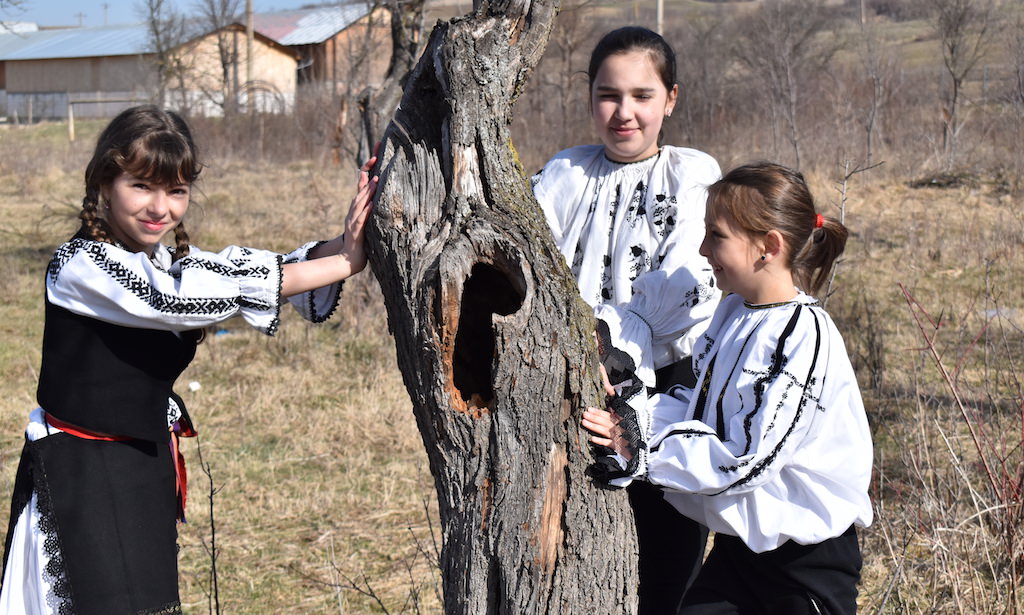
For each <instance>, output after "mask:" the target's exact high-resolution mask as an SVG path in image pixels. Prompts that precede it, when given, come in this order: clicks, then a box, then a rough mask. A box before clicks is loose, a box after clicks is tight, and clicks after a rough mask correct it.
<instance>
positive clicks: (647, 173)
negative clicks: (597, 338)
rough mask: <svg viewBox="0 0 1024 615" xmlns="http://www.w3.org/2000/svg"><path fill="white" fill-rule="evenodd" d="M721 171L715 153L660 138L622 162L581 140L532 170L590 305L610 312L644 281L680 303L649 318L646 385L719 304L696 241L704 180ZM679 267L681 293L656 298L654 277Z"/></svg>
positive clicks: (622, 306) (649, 290) (685, 351)
mask: <svg viewBox="0 0 1024 615" xmlns="http://www.w3.org/2000/svg"><path fill="white" fill-rule="evenodd" d="M720 174H721V171H720V169H719V167H718V163H716V162H715V160H714V159H713V158H712V157H711V156H708V155H707V154H705V153H703V152H699V151H697V150H694V149H688V148H681V147H672V146H665V147H662V148H661V151H660V152H659V154H658V155H657V156H654V157H651V158H648V159H647V160H642V161H640V162H634V163H628V164H623V163H618V162H613V161H611V160H609V159H608V158H606V157H605V155H604V147H603V146H601V145H582V146H578V147H573V148H570V149H567V150H564V151H562V152H559V153H558V154H557V155H556V156H555V157H554V158H552V159H551V160H550V161H548V163H547V164H546V165H545V166H544V168H543V169H542V170H541V172H540V173H538V174H537V175H535V176H534V177H533V180H532V181H533V190H534V195H535V196H536V198H537V201H538V202H539V203H540V205H541V207H542V209H543V210H544V215H545V217H546V218H547V222H548V225H549V226H550V227H551V232H552V234H553V235H554V239H555V243H556V245H557V246H558V248H559V250H560V251H561V252H562V255H563V256H564V257H565V260H566V263H567V264H568V265H569V267H570V269H571V270H572V273H573V275H574V276H575V277H576V281H577V283H578V284H579V288H580V293H581V294H582V296H583V299H584V300H585V301H586V302H587V303H588V304H590V305H591V306H594V307H597V306H601V305H607V306H610V307H609V308H608V309H607V310H606V312H608V313H611V315H610V316H609V317H610V318H613V319H614V318H615V316H614V312H615V311H616V310H627V309H629V303H630V301H632V300H633V299H634V296H635V293H636V292H637V289H642V291H641V292H643V293H644V294H645V295H647V296H648V297H649V298H652V299H653V300H659V301H660V300H666V301H672V302H673V303H674V305H676V306H678V308H679V309H678V310H676V311H675V312H674V313H672V314H671V317H670V318H666V319H665V320H664V321H663V322H660V323H649V324H652V325H655V326H656V327H657V329H654V330H652V331H651V333H652V334H653V335H654V337H655V338H656V340H655V342H654V345H653V353H654V355H653V356H645V357H644V360H645V363H646V367H645V368H644V369H642V370H640V371H639V372H638V374H640V375H641V377H643V378H644V380H645V383H646V384H648V385H653V368H655V367H661V366H663V365H668V364H670V363H673V362H675V361H677V360H679V359H680V358H682V357H685V356H688V355H689V354H690V352H691V349H692V346H693V343H694V341H695V340H696V339H697V338H698V337H699V335H700V333H701V332H702V331H703V329H704V328H705V327H706V325H707V320H708V319H710V318H711V315H712V313H713V312H714V309H715V305H716V304H717V302H718V296H719V292H718V290H717V289H716V288H715V284H714V277H713V275H712V273H711V268H710V267H709V266H708V264H707V261H706V260H705V259H704V257H702V256H700V255H699V254H698V249H699V247H700V244H701V242H702V241H703V239H704V212H705V201H706V199H707V187H708V186H709V185H710V184H712V183H714V182H715V181H716V180H718V178H719V176H720ZM652 274H656V275H655V277H659V276H660V278H659V279H653V278H651V276H652ZM676 275H678V276H679V277H685V278H686V283H685V284H682V285H677V287H680V286H685V287H686V288H685V290H683V291H682V292H683V294H682V295H678V296H671V297H665V296H661V295H660V293H659V290H658V289H659V284H660V281H661V280H663V279H664V277H671V276H676ZM612 329H613V335H614V331H615V330H616V327H615V326H613V327H612ZM614 341H615V340H613V342H614ZM616 346H618V343H616ZM648 376H649V377H650V382H647V378H648Z"/></svg>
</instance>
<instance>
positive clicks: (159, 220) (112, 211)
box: [103, 173, 189, 254]
mask: <svg viewBox="0 0 1024 615" xmlns="http://www.w3.org/2000/svg"><path fill="white" fill-rule="evenodd" d="M103 201H104V204H105V206H106V207H105V208H106V219H107V223H108V224H109V225H110V229H111V231H112V232H113V234H114V237H115V238H116V239H117V240H118V241H120V242H121V243H123V244H124V245H125V246H126V247H127V248H128V249H129V250H132V251H134V252H145V253H147V254H152V253H153V249H154V248H155V247H156V246H157V244H159V243H160V241H161V240H162V239H163V238H164V236H165V235H167V233H168V232H170V231H172V230H174V228H175V227H176V226H178V223H179V222H181V219H182V217H184V215H185V212H187V211H188V204H189V185H188V184H185V183H181V184H176V185H173V186H164V185H162V184H159V183H156V182H153V181H148V180H145V179H140V178H138V177H135V176H134V175H131V174H129V173H121V174H120V175H118V176H117V177H116V178H114V181H113V182H111V184H110V185H109V186H105V187H104V188H103Z"/></svg>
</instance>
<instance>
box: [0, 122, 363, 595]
mask: <svg viewBox="0 0 1024 615" xmlns="http://www.w3.org/2000/svg"><path fill="white" fill-rule="evenodd" d="M372 163H373V160H372V159H371V161H370V162H369V163H367V166H364V167H363V169H362V172H361V173H360V177H359V190H358V193H357V194H356V197H355V198H354V199H353V201H352V206H351V208H350V209H349V214H348V217H347V218H346V220H345V222H344V225H345V232H344V234H343V235H340V236H338V237H336V238H334V239H331V240H330V241H314V242H310V243H308V244H306V245H304V246H302V247H300V248H298V249H297V250H295V251H294V252H292V253H290V254H287V255H282V254H276V253H274V252H269V251H265V250H257V249H252V248H240V247H235V246H232V247H229V248H226V249H225V250H223V251H221V252H220V253H213V252H206V251H203V250H200V249H198V248H195V247H193V246H190V245H189V238H188V234H187V233H186V232H185V226H184V218H185V217H186V214H187V213H188V209H189V206H190V200H191V199H190V197H191V193H192V187H193V184H194V182H195V181H196V180H197V179H198V177H199V174H200V171H201V169H202V165H201V164H200V162H199V159H198V156H197V152H196V146H195V143H194V142H193V139H192V134H191V131H190V130H189V127H188V125H187V124H186V123H185V121H184V120H183V119H182V118H181V117H179V116H178V115H177V114H175V113H173V112H170V111H164V110H162V109H159V108H157V107H153V106H141V107H133V108H131V109H128V110H126V111H124V112H122V113H121V114H120V115H118V116H117V117H116V118H114V119H113V120H112V121H111V123H110V124H109V125H108V126H107V127H106V129H104V131H103V133H102V134H101V135H100V137H99V140H98V142H97V144H96V149H95V152H94V154H93V157H92V160H91V161H90V162H89V164H88V166H87V167H86V171H85V198H84V199H83V202H82V212H81V214H80V219H81V226H80V227H79V229H78V232H77V233H76V234H75V235H74V237H72V238H71V239H70V240H69V241H67V242H66V243H64V244H63V245H61V246H60V247H59V248H57V251H56V253H55V254H54V256H53V258H52V260H51V261H50V264H49V267H48V268H47V271H46V278H45V286H46V294H45V326H44V330H43V349H42V366H41V368H40V372H39V385H38V389H37V392H36V399H37V401H38V402H39V406H40V407H39V408H36V409H35V410H33V411H32V412H31V413H30V415H29V425H28V428H27V430H26V433H25V435H26V440H25V446H24V448H23V451H22V456H21V462H20V464H19V466H18V472H17V476H16V478H15V485H14V495H13V497H12V502H11V517H10V526H9V530H8V532H7V538H6V541H5V545H4V547H5V549H4V551H5V552H4V574H3V585H2V587H0V613H32V614H37V615H43V614H51V613H75V614H77V615H110V614H115V613H116V614H121V613H123V614H125V615H127V614H129V613H131V614H157V613H159V614H162V615H171V614H174V613H181V604H180V600H179V597H178V564H177V545H176V539H177V530H176V525H175V522H176V520H177V521H184V510H185V485H186V481H185V466H184V460H183V459H182V457H181V455H180V454H179V452H178V450H179V449H178V446H177V444H178V437H179V436H192V435H195V432H194V430H193V428H192V423H191V420H190V418H189V415H188V412H187V410H186V408H185V403H184V401H183V400H182V398H181V397H179V396H178V395H177V394H176V393H175V392H174V390H173V385H174V381H175V379H176V378H177V377H178V375H179V374H181V372H182V371H184V370H185V368H186V367H187V366H188V364H189V362H190V361H191V360H192V358H193V356H194V355H195V352H196V345H197V344H198V342H199V340H200V339H201V338H202V331H203V329H204V328H205V327H208V326H211V325H213V324H216V323H219V322H222V321H225V320H228V319H229V318H233V317H235V316H241V317H242V318H243V319H244V320H245V321H246V322H248V323H249V324H250V325H251V326H253V327H254V328H256V329H257V330H259V331H261V332H263V333H265V334H267V335H273V334H274V333H275V331H276V330H277V327H278V323H279V316H280V310H281V307H282V305H283V304H284V303H285V300H286V299H287V301H289V302H291V303H292V305H293V306H294V307H295V308H296V309H298V310H299V312H300V313H301V314H302V315H303V316H304V317H306V318H307V319H309V320H312V321H313V322H322V321H324V320H326V319H327V318H328V317H329V316H330V315H331V314H332V313H333V311H334V309H335V307H336V306H337V304H338V301H339V299H340V293H341V283H342V280H344V279H345V278H347V277H349V276H350V275H354V274H356V273H358V272H359V271H361V270H362V269H363V268H364V267H365V266H366V253H365V250H364V247H363V243H364V241H363V238H364V235H363V229H364V225H365V223H366V220H367V217H368V216H369V214H370V211H371V209H372V199H373V195H374V192H375V189H376V179H373V180H370V179H369V178H368V177H367V172H366V171H367V170H368V169H369V168H370V166H369V165H371V164H372ZM172 231H173V236H174V241H173V243H174V245H173V246H169V245H165V244H164V243H163V242H164V240H165V238H169V237H170V235H171V234H172Z"/></svg>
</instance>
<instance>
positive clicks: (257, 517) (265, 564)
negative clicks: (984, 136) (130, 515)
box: [0, 126, 1024, 614]
mask: <svg viewBox="0 0 1024 615" xmlns="http://www.w3.org/2000/svg"><path fill="white" fill-rule="evenodd" d="M0 137H2V140H0V179H2V181H0V186H3V188H2V189H0V212H3V214H4V215H3V218H2V219H3V220H4V223H3V224H2V225H0V232H2V233H3V238H4V242H3V249H2V250H0V266H2V267H3V275H0V280H2V281H0V284H2V290H3V291H4V295H5V298H6V301H5V303H4V307H3V308H2V310H3V313H2V318H0V322H2V326H3V327H4V336H3V342H2V343H0V357H2V359H3V360H2V362H0V365H2V369H3V379H2V384H0V386H2V387H3V390H2V392H3V396H2V402H0V404H2V405H0V490H2V491H3V492H9V489H10V486H11V480H12V478H13V473H14V469H15V466H16V463H17V456H18V453H19V450H20V446H21V435H20V434H21V429H22V428H23V425H24V421H25V415H26V412H27V410H28V409H29V408H31V407H32V405H33V394H34V387H35V377H36V369H37V366H38V363H39V342H40V335H41V324H42V323H41V319H40V316H41V306H40V301H39V293H40V292H41V288H42V284H41V281H42V272H43V268H44V266H45V263H46V261H47V259H48V257H49V253H50V251H51V250H52V249H53V247H55V246H56V245H57V244H58V243H59V242H60V241H62V240H63V239H65V238H66V237H67V236H68V234H69V233H70V232H71V230H72V229H73V227H74V222H73V219H72V218H71V215H72V213H73V212H74V210H75V208H76V207H77V204H76V202H77V199H78V197H77V194H76V193H77V192H78V190H79V188H78V186H79V183H80V180H79V174H80V170H79V169H80V167H81V166H82V165H84V163H85V160H86V158H87V156H88V153H89V152H88V151H87V150H88V148H87V146H85V145H82V144H75V145H73V146H68V145H67V144H61V143H60V139H62V138H63V136H62V134H61V133H60V132H59V131H54V130H53V129H52V127H47V126H42V127H35V128H28V129H25V128H20V129H12V130H10V131H8V132H5V133H2V134H0ZM87 139H88V137H82V140H83V142H87ZM14 148H16V149H17V152H18V156H17V158H15V157H14V155H13V154H12V153H11V150H12V149H14ZM36 148H38V149H39V151H42V152H45V155H44V156H38V157H37V156H32V155H30V152H31V151H33V150H34V149H36ZM55 152H56V153H55ZM22 157H27V158H29V159H35V160H45V164H44V165H43V166H41V167H40V168H37V169H35V170H34V172H32V173H28V172H27V171H26V170H25V169H24V168H23V167H20V166H18V165H20V164H21V163H19V162H15V161H16V160H20V159H23V158H22ZM210 162H211V164H210V167H209V168H208V170H207V174H206V176H205V178H204V182H203V185H204V187H205V190H204V192H205V194H204V195H203V196H202V198H201V201H202V203H203V204H202V206H201V209H202V211H201V212H199V211H198V210H197V211H194V212H193V213H197V214H201V216H198V217H197V218H199V219H196V220H193V221H192V223H191V224H192V227H191V228H192V229H193V231H192V232H193V235H194V238H195V239H196V241H197V243H198V244H200V245H203V246H204V247H207V248H216V249H219V248H221V247H223V246H224V245H226V244H227V243H241V244H247V245H254V246H260V247H269V248H276V249H282V250H284V249H288V248H290V247H292V246H293V245H297V244H298V243H299V242H301V241H304V240H306V239H309V238H313V237H328V236H331V235H332V234H333V233H335V232H337V231H338V229H339V228H340V221H341V220H342V217H343V215H344V212H345V208H346V206H347V205H346V204H347V201H348V196H349V195H350V194H351V190H352V188H351V184H352V182H351V179H352V176H353V171H352V170H350V169H345V170H339V169H323V168H316V167H315V166H314V165H312V164H310V163H306V162H301V161H299V162H293V163H289V164H284V165H271V164H269V163H263V162H254V161H240V160H237V159H233V160H212V161H210ZM836 174H837V175H838V174H839V172H838V170H837V173H836ZM812 183H813V184H814V188H815V191H816V193H817V194H818V196H819V200H820V201H821V202H822V207H823V208H824V209H826V210H827V209H828V207H827V206H826V205H825V204H826V203H828V202H829V201H833V202H838V200H839V197H840V195H839V193H838V192H837V191H836V184H835V183H834V182H833V180H832V179H831V178H830V177H827V176H815V177H813V178H812ZM334 195H338V196H334ZM832 213H838V212H837V211H832ZM845 213H846V216H847V222H848V225H849V226H850V228H851V229H852V231H853V236H852V238H851V241H850V244H849V247H848V250H847V254H846V257H845V260H844V261H843V262H842V263H841V265H840V267H839V271H838V276H837V279H836V293H835V294H834V296H832V297H831V299H830V303H829V307H830V310H831V311H832V312H833V313H834V314H835V316H836V318H837V320H838V322H839V323H840V328H841V329H842V330H843V331H844V333H845V335H846V337H847V343H848V346H849V348H850V352H851V354H852V355H853V356H854V359H855V362H856V365H857V368H858V372H859V374H860V376H861V381H862V384H863V387H864V390H865V395H866V398H867V402H868V407H869V412H870V414H871V421H872V425H873V427H874V432H875V438H876V449H877V452H876V472H877V479H876V483H875V485H874V486H873V490H874V500H875V505H876V509H877V519H876V522H875V524H874V525H873V526H872V527H871V528H870V529H868V530H866V531H865V532H863V534H862V539H863V544H864V551H865V560H866V565H865V570H864V581H863V584H862V610H863V612H866V613H873V612H876V611H877V612H884V613H1003V612H1006V611H1005V606H1006V600H1007V597H1008V587H1009V585H1008V583H1009V582H1010V579H1009V577H1008V570H1007V567H1006V565H1007V562H1008V557H1007V556H1006V554H1005V541H1003V540H1002V538H1001V534H1000V527H1001V526H1000V525H999V519H998V518H997V515H995V514H993V513H992V512H991V511H990V512H987V513H980V514H979V511H986V510H990V509H992V508H993V507H997V506H999V505H1000V504H1001V502H1000V501H999V498H998V496H997V495H996V494H995V492H994V491H993V489H992V488H991V487H990V486H989V485H988V481H987V480H986V478H985V475H984V473H983V472H982V469H981V466H980V464H979V462H980V460H981V457H982V454H985V455H988V456H989V457H990V458H996V456H997V454H998V455H1002V457H1003V458H1004V459H1005V461H1006V466H1007V468H1008V471H1009V472H1010V473H1011V474H1012V471H1013V469H1014V468H1016V467H1019V465H1020V457H1021V451H1020V445H1021V441H1022V439H1024V438H1022V436H1021V420H1020V403H1021V397H1020V388H1019V379H1018V374H1019V371H1018V368H1017V365H1019V362H1020V361H1021V360H1022V359H1024V347H1022V344H1024V333H1022V326H1024V286H1022V285H1021V284H1020V280H1021V279H1022V275H1021V274H1022V266H1021V262H1022V251H1024V218H1022V216H1021V213H1020V208H1019V205H1018V202H1017V198H1016V196H1014V195H1010V194H1005V193H1004V192H1003V191H1002V189H1001V188H1000V186H999V185H998V184H995V183H992V184H986V183H983V182H979V183H977V184H975V185H973V186H967V187H962V188H956V189H935V188H927V189H912V188H909V187H908V186H907V185H906V183H905V182H895V181H892V180H888V179H879V178H876V177H872V176H871V173H868V174H864V175H858V176H856V177H855V178H854V179H853V181H852V183H851V185H850V191H849V200H848V201H847V203H846V212H845ZM898 284H903V285H905V286H906V287H907V288H908V289H910V291H911V292H912V293H913V296H914V297H915V298H916V299H917V300H918V301H919V302H920V303H921V304H922V305H923V306H924V307H925V308H927V309H928V310H929V311H930V312H931V313H932V315H934V316H936V317H937V318H938V319H940V320H941V322H942V328H941V333H940V335H939V338H938V341H937V346H938V347H939V351H940V352H941V353H942V356H943V357H944V360H945V362H946V363H947V366H949V367H950V369H951V370H952V369H953V368H957V367H958V370H957V381H956V382H957V386H958V387H959V389H960V390H961V391H962V393H963V395H964V397H965V398H966V399H967V403H968V404H969V415H968V416H969V417H971V418H972V420H974V421H975V422H976V425H977V426H979V427H980V428H981V429H982V431H983V433H984V434H985V437H986V438H989V440H986V441H985V442H986V447H988V448H987V449H984V450H981V451H979V450H977V449H975V448H974V447H973V445H972V442H971V440H970V438H969V434H968V432H967V431H966V430H965V429H964V426H965V421H964V419H963V417H962V416H961V414H960V413H959V412H958V410H957V408H956V406H955V405H954V404H953V401H952V398H951V396H950V394H949V390H948V388H947V387H946V386H945V385H944V383H943V382H942V380H941V378H940V377H939V373H938V371H937V370H936V369H935V368H934V366H933V364H931V363H930V362H929V360H928V358H927V355H926V354H925V353H924V352H923V351H922V350H921V349H922V348H923V347H924V346H925V344H924V342H923V340H922V337H921V333H920V331H918V330H917V329H916V327H915V325H914V321H913V319H912V318H911V316H910V311H909V308H908V306H907V302H906V300H905V299H904V297H903V295H902V293H901V292H900V289H899V286H898ZM993 310H996V311H998V314H999V316H993V314H995V313H996V312H994V311H993ZM986 326H987V328H986ZM983 329H984V333H985V335H982V336H980V337H979V334H980V333H982V331H983ZM193 381H194V382H198V383H199V384H200V388H199V389H198V390H197V391H194V392H188V391H187V383H189V382H193ZM1015 387H1016V388H1015ZM179 389H180V390H181V392H183V394H184V395H185V396H186V401H187V402H188V403H189V406H190V408H191V411H192V413H193V415H194V416H195V418H196V421H197V422H198V425H199V427H200V430H201V436H200V442H201V444H202V454H203V460H204V461H205V463H206V464H208V466H209V468H210V473H211V476H212V487H213V489H215V490H216V495H215V496H214V498H213V502H214V507H215V517H216V546H217V549H218V558H217V569H218V573H219V585H218V587H219V595H218V598H219V602H220V606H221V610H222V612H225V613H253V614H256V613H261V614H262V613H333V612H340V613H375V612H384V609H383V608H381V606H380V605H378V604H376V602H375V600H373V599H372V598H369V597H367V596H365V595H364V594H362V593H360V592H359V591H355V590H353V589H351V588H348V589H341V588H342V587H345V586H348V585H350V584H351V582H355V584H356V585H358V586H359V587H360V588H361V589H363V590H367V589H372V591H373V592H376V593H377V595H378V596H379V597H380V598H381V600H382V601H383V604H384V606H385V607H386V609H387V610H388V611H389V612H392V613H398V612H407V613H412V612H423V613H432V612H439V610H440V607H439V606H438V605H439V598H438V596H437V591H438V574H437V571H436V569H435V568H434V566H433V563H432V562H433V561H435V558H434V555H433V551H434V548H435V547H434V538H433V534H432V527H431V525H432V519H434V518H435V515H436V509H435V505H434V494H433V486H432V479H431V477H430V475H429V473H428V471H427V467H426V460H425V455H424V453H423V450H422V445H421V443H420V440H419V435H418V433H417V431H416V427H415V424H414V420H413V417H412V413H411V412H410V407H409V400H408V397H407V395H406V393H405V390H404V385H403V384H402V381H401V377H400V375H399V373H398V372H397V369H396V367H395V360H394V347H393V345H392V342H391V340H390V336H389V334H388V331H387V323H386V319H385V317H384V310H383V306H382V302H381V297H380V295H379V291H378V290H377V287H376V283H375V281H374V280H373V279H372V277H370V276H360V277H359V278H356V279H354V280H352V281H350V282H349V283H348V284H347V286H346V289H345V296H344V304H343V309H342V311H341V312H340V313H339V314H338V315H336V316H335V318H333V319H332V320H331V321H329V323H327V324H325V325H321V326H313V325H309V324H307V323H305V322H304V321H302V320H301V319H299V318H298V317H297V316H296V315H295V314H292V313H291V312H289V311H286V312H285V313H284V323H283V325H282V328H281V331H280V333H279V334H278V335H277V336H276V338H266V337H263V336H261V335H259V334H257V333H255V332H253V331H251V330H249V329H248V328H247V327H246V326H245V325H244V324H243V323H241V322H240V321H232V322H229V323H226V324H225V325H224V326H223V327H222V328H221V329H219V330H218V331H217V334H214V335H211V336H210V337H209V338H208V339H207V341H206V342H204V344H203V345H202V346H201V347H200V350H199V354H198V357H197V359H196V361H195V362H194V363H193V365H192V366H191V367H190V368H189V370H188V371H187V372H186V373H185V375H184V376H183V377H182V379H181V384H180V386H179ZM1014 447H1016V448H1014ZM185 452H186V454H187V456H188V458H189V464H190V469H191V479H192V482H191V484H192V489H191V498H190V503H189V515H190V523H188V524H187V525H185V526H184V527H183V528H182V529H181V539H180V542H181V546H182V551H181V582H182V597H183V600H184V601H185V604H186V608H187V612H189V613H206V612H210V606H209V605H210V600H211V597H210V596H209V588H210V580H209V574H210V570H211V559H210V557H209V554H208V547H209V544H210V540H211V526H210V523H209V517H208V514H207V510H208V506H209V499H208V495H209V491H210V488H211V486H210V481H209V479H208V478H207V476H205V475H204V474H203V472H202V471H201V465H200V463H199V456H198V454H197V453H198V451H197V450H196V442H194V441H188V442H186V446H185ZM1015 463H1016V465H1014V464H1015ZM1002 503H1004V504H1005V503H1007V502H1002ZM1010 503H1012V502H1010ZM2 514H3V517H2V518H0V523H3V522H4V521H5V520H6V514H7V511H6V510H4V512H3V513H2ZM433 525H434V528H433V529H436V524H433ZM1018 532H1019V530H1018ZM435 533H436V532H435ZM366 583H368V584H369V587H367V586H366ZM413 600H418V603H413V602H412V601H413ZM878 609H881V610H880V611H878Z"/></svg>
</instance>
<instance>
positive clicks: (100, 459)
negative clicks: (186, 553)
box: [4, 432, 181, 615]
mask: <svg viewBox="0 0 1024 615" xmlns="http://www.w3.org/2000/svg"><path fill="white" fill-rule="evenodd" d="M33 491H35V493H36V494H37V503H38V508H39V513H40V524H39V525H40V530H41V531H42V532H43V533H44V534H45V535H46V539H45V540H46V542H45V549H46V552H47V555H48V556H50V565H49V568H48V571H47V572H48V573H49V574H50V575H51V576H52V577H53V578H55V580H56V582H55V583H54V593H55V594H56V596H55V597H56V598H57V599H58V603H59V604H60V607H59V608H58V609H57V610H56V612H58V613H65V612H67V613H74V614H76V615H119V614H122V613H123V614H130V615H152V614H161V615H163V614H175V613H181V604H180V600H179V597H178V558H177V528H176V520H175V517H176V513H177V496H176V493H175V480H174V464H173V463H172V458H171V452H170V449H169V447H168V444H167V443H155V442H147V441H143V440H128V441H120V442H110V441H102V440H88V439H84V438H78V437H75V436H72V435H69V434H65V433H62V432H61V433H55V434H53V435H50V436H47V437H45V438H41V439H39V440H36V441H34V442H26V444H25V448H24V449H23V451H22V456H21V463H20V465H19V466H18V474H17V477H16V479H15V486H14V495H13V498H12V502H11V521H10V528H9V530H8V534H7V536H8V537H7V541H6V544H5V549H4V563H5V566H6V562H7V561H8V555H9V554H8V551H9V550H10V536H11V530H12V529H13V528H14V526H15V524H16V523H17V520H18V517H19V516H20V515H21V512H22V510H23V509H24V507H25V506H26V505H28V503H29V501H30V498H31V495H32V492H33Z"/></svg>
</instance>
